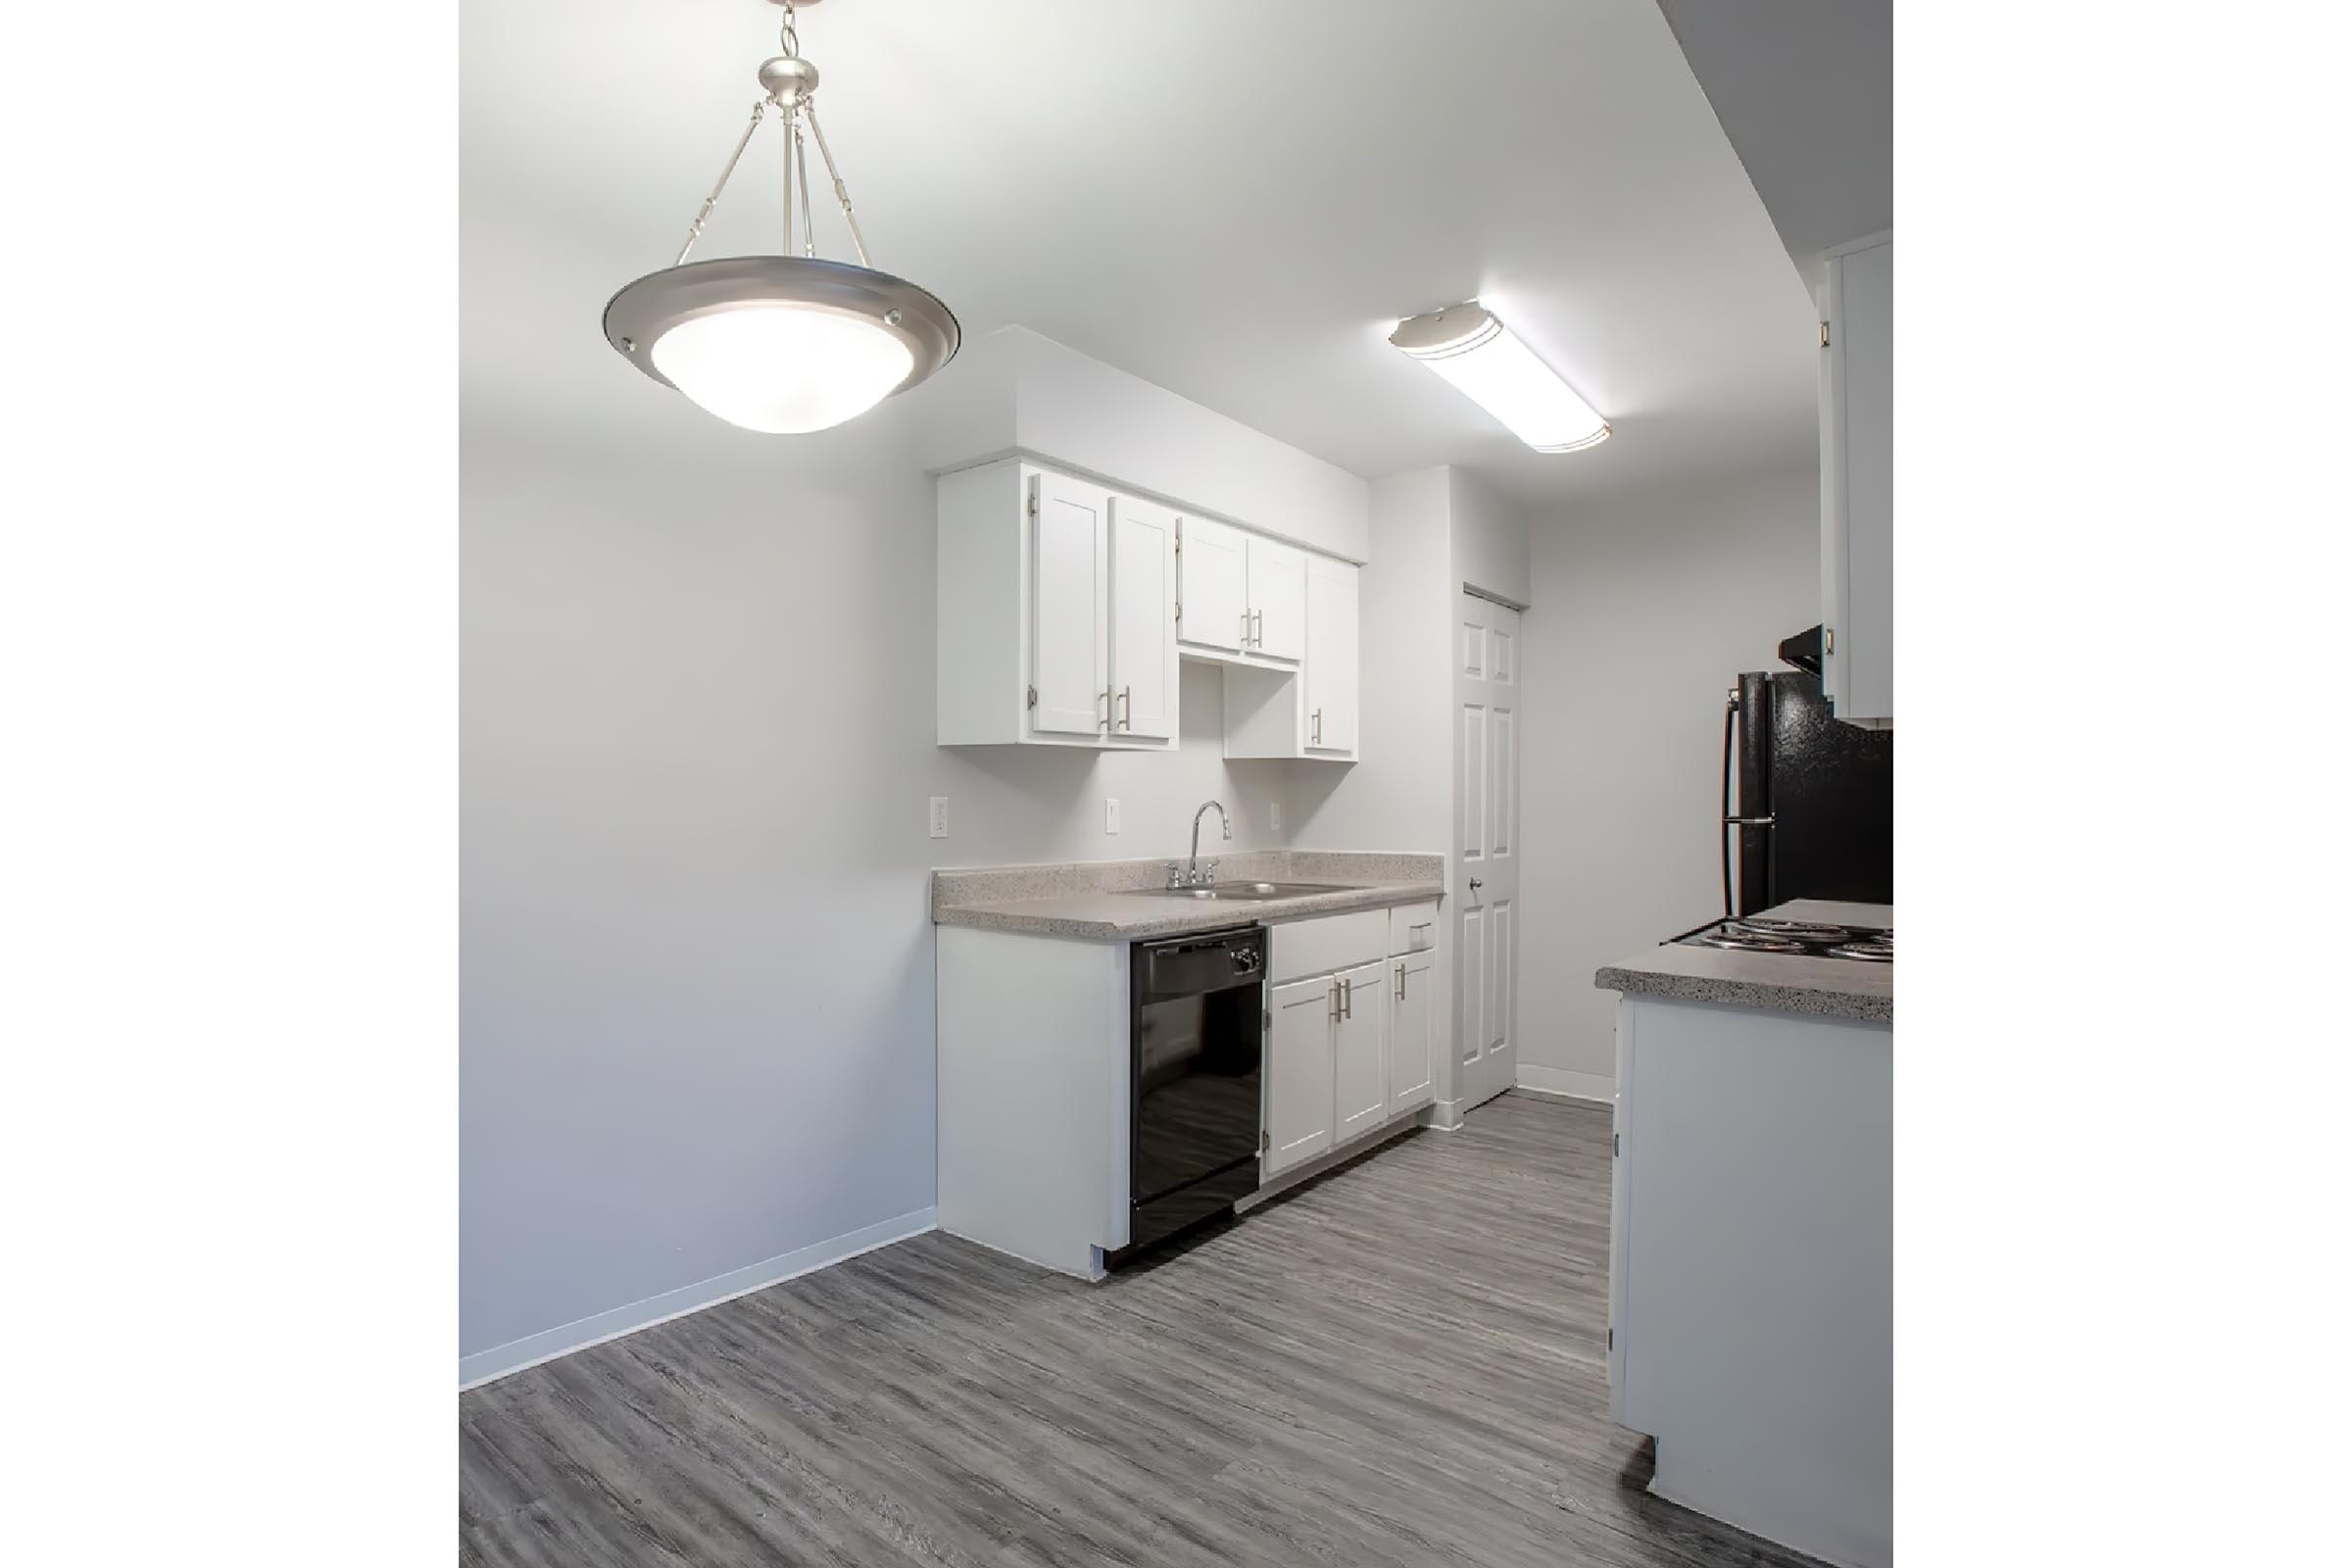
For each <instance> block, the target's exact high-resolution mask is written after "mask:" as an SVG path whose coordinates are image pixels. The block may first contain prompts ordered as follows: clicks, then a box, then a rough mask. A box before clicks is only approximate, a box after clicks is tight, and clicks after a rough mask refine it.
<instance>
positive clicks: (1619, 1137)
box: [1609, 1133, 1625, 1155]
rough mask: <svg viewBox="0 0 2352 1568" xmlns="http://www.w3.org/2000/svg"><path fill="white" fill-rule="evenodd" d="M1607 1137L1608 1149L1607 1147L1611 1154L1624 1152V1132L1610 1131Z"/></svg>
mask: <svg viewBox="0 0 2352 1568" xmlns="http://www.w3.org/2000/svg"><path fill="white" fill-rule="evenodd" d="M1609 1139H1610V1149H1609V1152H1610V1153H1611V1154H1612V1155H1616V1154H1622V1153H1624V1152H1625V1134H1623V1133H1611V1134H1610V1135H1609Z"/></svg>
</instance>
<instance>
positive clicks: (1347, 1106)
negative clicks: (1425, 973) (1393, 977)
mask: <svg viewBox="0 0 2352 1568" xmlns="http://www.w3.org/2000/svg"><path fill="white" fill-rule="evenodd" d="M1388 968H1389V966H1388V965H1387V964H1386V963H1367V964H1363V965H1361V966H1359V967H1357V968H1353V969H1348V970H1344V971H1343V972H1342V973H1341V974H1340V976H1339V978H1338V982H1337V983H1338V985H1339V988H1340V1005H1339V1014H1340V1015H1339V1017H1338V1018H1337V1019H1336V1020H1334V1022H1333V1024H1332V1088H1333V1094H1334V1098H1335V1099H1336V1100H1337V1102H1338V1107H1337V1109H1336V1111H1335V1112H1334V1114H1335V1115H1336V1116H1337V1118H1338V1125H1337V1126H1336V1127H1335V1128H1334V1130H1333V1133H1332V1137H1333V1140H1334V1141H1335V1142H1337V1143H1343V1144H1344V1143H1346V1142H1348V1139H1350V1138H1354V1137H1356V1136H1358V1135H1359V1134H1362V1133H1368V1132H1370V1131H1371V1130H1372V1129H1373V1128H1375V1127H1378V1126H1379V1125H1380V1124H1381V1123H1382V1122H1385V1121H1387V1120H1388V1119H1389V1059H1388V1047H1387V1040H1388V1028H1387V1024H1388V1018H1389V1006H1388V995H1389V988H1388V987H1387V986H1386V985H1384V984H1383V983H1382V982H1383V977H1384V976H1386V975H1387V973H1388Z"/></svg>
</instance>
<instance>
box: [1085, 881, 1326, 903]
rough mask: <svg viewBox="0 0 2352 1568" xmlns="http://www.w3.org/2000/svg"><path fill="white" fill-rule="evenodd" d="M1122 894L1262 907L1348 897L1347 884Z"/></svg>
mask: <svg viewBox="0 0 2352 1568" xmlns="http://www.w3.org/2000/svg"><path fill="white" fill-rule="evenodd" d="M1120 891H1122V892H1124V893H1128V894H1131V895H1133V896H1135V897H1137V898H1146V899H1226V900H1234V901H1239V902H1242V903H1262V902H1264V901H1265V900H1267V899H1299V898H1304V897H1305V896H1306V895H1308V894H1309V893H1345V892H1347V891H1348V888H1347V885H1346V884H1345V883H1339V882H1219V883H1215V884H1213V885H1211V886H1209V887H1204V888H1123V889H1121V890H1120Z"/></svg>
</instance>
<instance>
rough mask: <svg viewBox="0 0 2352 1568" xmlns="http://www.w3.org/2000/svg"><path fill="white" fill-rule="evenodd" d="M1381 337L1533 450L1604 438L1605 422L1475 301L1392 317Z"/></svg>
mask: <svg viewBox="0 0 2352 1568" xmlns="http://www.w3.org/2000/svg"><path fill="white" fill-rule="evenodd" d="M1389 341H1390V342H1391V343H1394V344H1395V345H1396V346H1397V348H1398V349H1401V350H1402V351H1403V352H1404V353H1405V354H1407V355H1409V356H1410V357H1412V358H1413V359H1416V360H1419V361H1420V362H1421V363H1422V364H1423V365H1426V366H1428V367H1429V368H1431V369H1433V370H1435V371H1437V372H1438V374H1440V375H1442V376H1444V377H1445V378H1446V380H1448V381H1451V382H1452V383H1453V384H1454V387H1455V389H1456V390H1458V391H1459V392H1460V393H1461V394H1462V395H1463V396H1464V397H1466V398H1468V399H1469V400H1470V401H1471V402H1473V403H1475V404H1477V405H1478V406H1479V407H1480V408H1482V409H1484V410H1486V411H1487V412H1488V413H1489V414H1492V415H1493V416H1495V418H1497V419H1499V420H1501V421H1502V423H1503V425H1504V426H1505V427H1506V428H1507V429H1509V431H1510V432H1511V434H1513V435H1515V436H1517V437H1518V438H1519V439H1520V440H1522V441H1524V442H1526V443H1527V444H1528V445H1529V446H1531V447H1534V448H1535V449H1536V450H1537V451H1538V452H1577V451H1581V450H1583V449H1584V448H1586V447H1590V446H1597V445H1599V444H1600V443H1601V442H1603V441H1606V440H1607V439H1608V438H1609V421H1608V420H1606V419H1604V418H1602V417H1600V416H1599V415H1597V414H1595V413H1593V405H1592V404H1590V403H1587V402H1586V401H1585V400H1584V399H1583V398H1580V397H1578V396H1577V395H1576V389H1575V388H1573V387H1571V386H1570V385H1569V384H1568V383H1567V382H1565V381H1563V380H1561V379H1560V376H1559V372H1558V371H1556V370H1554V369H1553V368H1551V367H1550V366H1548V365H1545V364H1544V362H1543V361H1542V360H1539V359H1537V358H1536V352H1535V350H1533V349H1531V348H1529V347H1528V346H1527V345H1526V344H1524V343H1522V342H1520V341H1519V340H1518V339H1517V338H1515V337H1513V336H1512V335H1511V329H1510V328H1509V327H1507V326H1505V325H1503V324H1502V323H1501V322H1500V321H1498V320H1496V319H1495V313H1494V312H1492V311H1489V310H1486V309H1485V308H1483V307H1482V306H1480V305H1479V303H1478V302H1477V301H1476V300H1472V301H1470V302H1469V303H1468V304H1466V305H1448V306H1446V309H1444V310H1442V311H1432V312H1430V313H1429V314H1428V315H1427V316H1416V317H1413V318H1412V319H1409V320H1404V321H1399V322H1397V330H1396V331H1394V332H1391V333H1390V334H1389Z"/></svg>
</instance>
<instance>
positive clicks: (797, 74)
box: [605, 0, 963, 435]
mask: <svg viewBox="0 0 2352 1568" xmlns="http://www.w3.org/2000/svg"><path fill="white" fill-rule="evenodd" d="M767 3H768V4H771V5H781V6H782V7H783V8H784V25H783V29H782V38H781V45H782V48H783V51H784V52H783V53H782V54H780V55H777V56H776V57H775V58H773V59H771V60H767V61H765V62H762V63H761V65H760V90H761V94H762V96H761V97H760V100H759V101H758V102H756V103H754V104H753V105H752V123H750V124H748V125H746V126H745V127H744V130H743V135H742V137H741V138H739V139H738V140H737V141H736V143H735V151H734V152H733V153H731V154H729V155H728V157H727V166H726V168H724V169H722V170H720V171H719V174H718V183H717V184H716V185H714V186H712V187H711V194H710V196H708V197H707V198H705V200H704V202H703V206H702V211H700V212H699V213H697V214H695V217H694V222H693V224H692V225H691V226H690V227H689V228H688V229H687V231H686V243H685V244H684V245H682V246H680V247H679V249H678V259H677V260H676V261H675V262H673V263H672V264H671V265H669V266H668V267H665V268H663V269H662V270H661V271H659V272H649V273H647V274H646V275H645V276H643V277H641V278H639V279H637V281H636V282H634V283H631V284H630V285H629V286H628V287H626V288H624V289H622V290H621V291H620V292H619V293H617V294H615V295H613V299H612V302H611V303H610V304H608V305H607V306H606V307H605V338H606V340H607V341H608V342H610V343H611V344H612V345H613V348H615V349H616V350H618V351H619V352H620V353H621V354H622V355H623V356H624V357H626V358H627V360H628V361H629V363H630V364H632V365H634V366H636V367H637V368H638V369H640V370H643V371H644V372H645V373H646V374H647V375H650V376H652V377H653V378H654V379H655V380H657V381H660V382H661V383H662V384H663V385H664V386H671V387H675V388H676V389H677V390H678V391H680V392H683V393H685V394H686V396H687V397H688V398H689V399H691V400H693V401H694V402H695V403H696V404H698V405H700V406H701V407H702V408H704V409H705V410H707V411H709V412H710V413H711V414H715V415H716V416H718V417H720V418H722V419H724V420H726V421H727V422H728V423H729V424H739V425H741V426H743V427H744V428H745V429H747V430H760V431H764V432H766V433H768V434H772V435H793V434H799V433H802V432H805V431H809V430H823V429H827V428H830V427H831V426H833V425H836V424H840V423H841V422H843V421H844V420H846V419H854V418H856V417H858V415H860V414H863V413H864V412H865V411H866V410H868V409H870V408H872V407H873V406H874V405H875V404H877V403H879V402H881V401H882V400H883V399H884V398H886V397H888V396H890V395H891V394H892V393H893V392H904V391H905V390H906V389H907V388H908V387H910V386H912V385H914V384H915V383H916V382H917V381H920V380H922V379H923V378H924V377H926V376H928V375H930V374H931V373H932V372H933V371H934V370H937V369H938V368H940V367H941V366H943V365H945V364H947V363H948V361H950V360H952V359H954V358H955V357H956V348H957V346H958V345H959V344H960V343H961V342H962V340H963V332H962V329H961V328H960V327H958V326H957V325H956V317H955V313H953V312H952V311H950V310H949V309H948V308H947V307H946V306H945V305H943V304H941V303H940V301H939V299H938V297H937V296H935V295H933V294H932V293H931V292H930V291H929V290H927V289H921V288H917V287H916V286H915V285H914V284H912V283H909V282H907V280H906V279H905V278H900V277H893V276H891V275H890V274H889V273H888V272H882V271H876V270H874V268H873V266H872V265H871V263H870V262H869V261H868V260H867V258H866V254H865V235H864V234H863V233H862V232H861V231H860V230H859V229H858V215H857V213H856V212H855V211H854V210H853V209H852V208H851V206H850V192H849V187H848V186H847V185H845V184H843V183H842V179H841V171H840V170H839V169H837V168H836V167H835V166H834V163H833V150H832V148H830V147H828V146H827V145H825V133H824V130H823V128H822V127H820V126H819V125H818V124H817V123H816V105H815V103H814V102H813V99H814V97H815V94H816V80H817V74H816V67H814V66H812V65H810V64H809V62H808V61H806V60H804V59H802V58H801V51H800V37H799V35H798V33H797V32H796V31H795V29H794V26H793V23H794V13H795V10H796V5H795V0H767ZM798 4H799V5H802V6H807V5H814V4H816V0H798ZM771 110H772V111H775V112H776V113H777V115H778V116H779V117H780V123H781V124H782V128H783V133H784V249H783V252H782V254H779V255H775V256H729V257H725V258H722V259H720V260H717V261H709V262H688V261H687V260H686V258H687V257H688V256H689V255H690V254H692V252H693V250H694V246H695V242H696V241H697V240H699V239H701V238H702V237H703V224H704V223H705V222H706V221H708V220H709V219H710V217H711V209H713V208H715V207H716V206H717V205H718V198H719V194H720V192H722V191H724V190H725V189H726V188H727V180H728V177H729V176H731V175H732V174H733V173H734V172H735V166H736V165H737V164H738V163H740V162H742V161H743V153H744V149H745V148H747V147H749V146H750V145H751V143H752V135H753V133H754V132H755V131H757V130H759V128H760V122H761V121H762V120H764V119H766V118H767V116H768V113H769V112H770V111H771ZM810 140H813V141H814V142H815V143H816V151H817V155H818V156H819V157H820V158H822V159H823V160H824V165H825V172H826V173H827V174H829V175H831V176H832V180H833V195H834V198H835V199H836V200H837V201H839V202H840V203H841V216H842V217H843V219H845V220H846V221H848V223H849V229H850V242H851V244H853V245H854V246H856V247H857V251H858V264H857V265H856V266H854V267H853V266H851V265H850V264H849V263H847V262H828V261H820V260H819V259H818V258H817V254H816V223H815V213H814V211H813V208H812V204H811V203H810V201H809V150H808V146H807V142H808V141H810ZM796 182H797V184H798V186H799V192H800V195H799V201H800V214H801V247H800V250H801V253H800V254H799V255H797V256H796V255H793V254H792V250H793V234H792V220H793V202H794V195H793V192H794V186H795V184H796Z"/></svg>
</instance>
